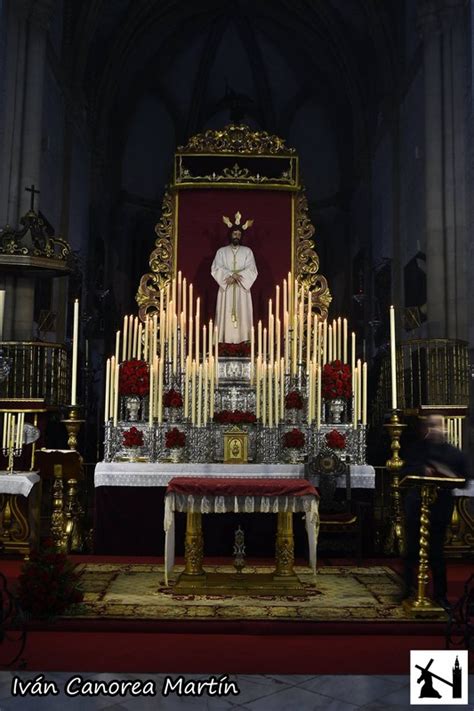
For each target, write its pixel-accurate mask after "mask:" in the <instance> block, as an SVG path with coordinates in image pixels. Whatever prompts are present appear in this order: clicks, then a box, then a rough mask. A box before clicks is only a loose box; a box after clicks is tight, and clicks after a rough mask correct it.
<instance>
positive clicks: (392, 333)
mask: <svg viewBox="0 0 474 711" xmlns="http://www.w3.org/2000/svg"><path fill="white" fill-rule="evenodd" d="M395 349H396V337H395V309H394V307H393V306H390V369H391V374H392V410H396V409H397V361H396V350H395Z"/></svg>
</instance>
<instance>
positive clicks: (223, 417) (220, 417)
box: [214, 410, 257, 425]
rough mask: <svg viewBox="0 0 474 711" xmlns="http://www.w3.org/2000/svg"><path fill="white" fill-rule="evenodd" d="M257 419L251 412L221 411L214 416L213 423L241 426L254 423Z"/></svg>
mask: <svg viewBox="0 0 474 711" xmlns="http://www.w3.org/2000/svg"><path fill="white" fill-rule="evenodd" d="M256 421H257V418H256V417H255V415H254V413H253V412H244V411H243V410H221V412H216V413H215V414H214V422H219V424H221V425H243V424H251V423H252V422H256Z"/></svg>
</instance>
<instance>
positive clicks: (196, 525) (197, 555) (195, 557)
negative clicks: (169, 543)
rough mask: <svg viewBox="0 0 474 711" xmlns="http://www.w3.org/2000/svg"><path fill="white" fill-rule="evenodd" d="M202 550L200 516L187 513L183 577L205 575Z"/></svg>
mask: <svg viewBox="0 0 474 711" xmlns="http://www.w3.org/2000/svg"><path fill="white" fill-rule="evenodd" d="M203 548H204V546H203V538H202V518H201V514H200V513H191V511H188V513H187V517H186V539H185V542H184V561H185V566H184V575H193V576H195V575H205V573H204V569H203V567H202V561H203Z"/></svg>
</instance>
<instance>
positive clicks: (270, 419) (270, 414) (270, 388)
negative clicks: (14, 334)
mask: <svg viewBox="0 0 474 711" xmlns="http://www.w3.org/2000/svg"><path fill="white" fill-rule="evenodd" d="M272 318H273V316H272ZM268 426H269V427H273V361H272V362H270V364H269V366H268Z"/></svg>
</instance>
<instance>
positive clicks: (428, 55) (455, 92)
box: [419, 0, 467, 338]
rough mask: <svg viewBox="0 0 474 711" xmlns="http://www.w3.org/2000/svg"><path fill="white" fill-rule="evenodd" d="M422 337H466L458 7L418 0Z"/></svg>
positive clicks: (462, 55) (455, 1)
mask: <svg viewBox="0 0 474 711" xmlns="http://www.w3.org/2000/svg"><path fill="white" fill-rule="evenodd" d="M419 20H420V26H421V30H422V35H423V43H424V55H423V64H424V81H425V107H424V110H425V214H426V217H425V224H426V270H427V301H428V335H429V337H430V338H466V336H467V322H466V262H467V255H466V191H465V182H466V170H465V155H464V154H465V150H466V129H465V121H466V106H465V98H464V94H465V91H466V86H467V72H466V49H465V46H466V43H465V31H466V30H465V3H464V1H463V0H438V1H437V2H436V1H435V0H422V1H421V2H420V3H419Z"/></svg>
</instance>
